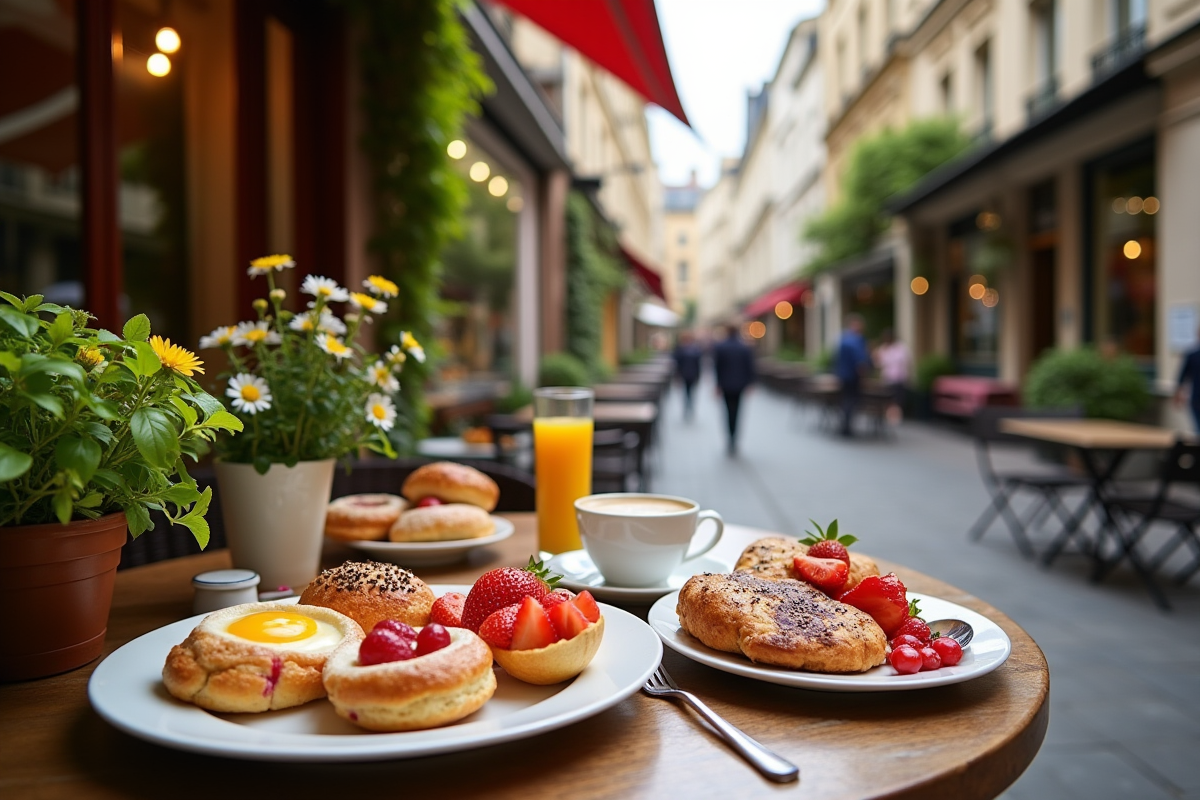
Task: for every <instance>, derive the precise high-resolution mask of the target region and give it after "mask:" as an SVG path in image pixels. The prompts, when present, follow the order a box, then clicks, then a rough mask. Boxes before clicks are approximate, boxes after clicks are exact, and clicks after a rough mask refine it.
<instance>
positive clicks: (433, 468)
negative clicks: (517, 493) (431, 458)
mask: <svg viewBox="0 0 1200 800" xmlns="http://www.w3.org/2000/svg"><path fill="white" fill-rule="evenodd" d="M400 493H401V494H403V495H404V496H405V497H406V498H408V500H409V502H411V503H414V504H415V503H418V502H420V501H421V499H422V498H425V497H436V498H437V499H439V500H441V501H443V502H445V503H469V504H470V505H473V506H479V507H480V508H482V509H483V510H484V511H492V510H494V509H495V508H496V503H497V501H499V499H500V487H499V486H497V485H496V482H495V481H494V480H492V479H491V478H489V477H488V476H487V475H484V474H483V473H482V472H480V471H479V470H477V469H475V468H474V467H468V466H467V465H466V464H455V463H454V462H452V461H437V462H434V463H432V464H426V465H424V466H422V467H418V468H417V469H416V470H414V471H413V472H412V473H411V474H410V475H409V476H408V479H407V480H405V481H404V487H403V488H402V489H401V490H400Z"/></svg>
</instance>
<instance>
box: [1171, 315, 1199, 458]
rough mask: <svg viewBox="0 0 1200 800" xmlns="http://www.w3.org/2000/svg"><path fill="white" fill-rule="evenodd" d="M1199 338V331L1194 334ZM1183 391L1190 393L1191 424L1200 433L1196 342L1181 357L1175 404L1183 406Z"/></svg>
mask: <svg viewBox="0 0 1200 800" xmlns="http://www.w3.org/2000/svg"><path fill="white" fill-rule="evenodd" d="M1196 336H1197V338H1200V331H1198V332H1197V334H1196ZM1185 391H1189V392H1190V393H1191V401H1190V403H1189V405H1191V407H1192V424H1193V425H1195V429H1196V433H1198V434H1200V344H1197V345H1196V346H1195V347H1193V348H1192V349H1191V351H1190V352H1188V353H1187V354H1186V355H1185V356H1184V357H1183V364H1181V365H1180V367H1179V381H1178V382H1177V384H1176V387H1175V406H1176V408H1183V395H1184V392H1185Z"/></svg>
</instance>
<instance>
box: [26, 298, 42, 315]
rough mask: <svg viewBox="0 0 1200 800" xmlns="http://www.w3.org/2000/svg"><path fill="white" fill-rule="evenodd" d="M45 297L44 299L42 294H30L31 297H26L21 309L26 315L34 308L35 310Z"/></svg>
mask: <svg viewBox="0 0 1200 800" xmlns="http://www.w3.org/2000/svg"><path fill="white" fill-rule="evenodd" d="M45 297H46V296H45V295H43V294H31V295H29V297H26V298H25V305H24V307H23V310H24V311H25V312H26V313H28V312H30V311H33V310H34V309H35V308H37V307H38V306H40V305H41V304H42V300H44V299H45Z"/></svg>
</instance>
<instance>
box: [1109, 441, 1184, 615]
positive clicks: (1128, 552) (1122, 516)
mask: <svg viewBox="0 0 1200 800" xmlns="http://www.w3.org/2000/svg"><path fill="white" fill-rule="evenodd" d="M1179 486H1191V487H1193V488H1194V489H1200V443H1188V442H1184V441H1182V440H1181V441H1177V442H1176V443H1175V445H1174V447H1172V448H1171V449H1170V450H1169V451H1168V452H1167V453H1166V455H1165V457H1164V458H1163V461H1162V465H1161V468H1160V471H1159V475H1158V488H1157V490H1156V491H1155V492H1154V494H1152V495H1124V494H1115V493H1113V494H1109V495H1108V496H1106V497H1105V499H1104V502H1105V504H1106V505H1107V506H1108V508H1109V511H1110V512H1114V513H1113V523H1114V524H1113V525H1110V526H1108V527H1109V529H1110V530H1111V531H1112V533H1113V538H1114V539H1115V541H1116V545H1117V554H1116V556H1115V557H1113V558H1110V559H1103V558H1101V556H1100V554H1099V553H1097V558H1096V566H1095V570H1094V572H1093V575H1092V577H1093V579H1095V580H1101V579H1102V578H1104V576H1105V575H1107V574H1108V573H1109V572H1111V571H1112V570H1113V568H1114V567H1116V566H1117V564H1119V563H1120V562H1121V561H1122V560H1124V559H1126V558H1128V559H1129V563H1130V564H1131V565H1132V566H1133V568H1134V570H1135V571H1136V572H1137V573H1138V576H1139V577H1140V578H1141V579H1142V581H1143V582H1144V583H1145V584H1146V588H1147V589H1148V590H1149V591H1150V595H1151V596H1152V597H1153V598H1154V601H1155V602H1156V603H1157V604H1158V605H1159V607H1160V608H1163V609H1164V610H1165V609H1169V608H1170V603H1169V602H1168V601H1167V598H1166V595H1165V594H1164V593H1163V591H1162V588H1161V587H1160V586H1159V585H1158V583H1157V582H1156V581H1155V580H1154V573H1155V572H1156V571H1158V569H1159V568H1160V567H1162V566H1163V565H1164V564H1165V563H1166V561H1167V559H1168V558H1170V557H1171V555H1172V554H1173V553H1174V552H1175V551H1176V550H1178V549H1179V548H1180V547H1182V546H1183V545H1185V544H1186V545H1188V546H1189V547H1190V548H1191V550H1192V555H1193V557H1192V560H1191V562H1190V563H1189V564H1188V565H1187V566H1185V567H1184V568H1183V569H1181V570H1180V571H1179V572H1178V573H1176V575H1175V583H1176V584H1178V585H1180V586H1182V585H1183V584H1184V583H1186V582H1187V581H1188V579H1190V578H1191V577H1192V575H1194V574H1196V572H1197V571H1198V570H1200V534H1198V533H1197V530H1198V529H1200V503H1197V502H1195V501H1189V500H1187V499H1184V498H1182V497H1179V496H1178V492H1177V490H1176V487H1179ZM1155 522H1165V523H1167V524H1169V525H1174V526H1175V531H1174V533H1173V535H1172V536H1171V538H1170V539H1169V540H1168V541H1167V542H1166V543H1165V544H1163V545H1162V547H1160V548H1159V550H1158V552H1157V553H1156V554H1155V555H1154V556H1153V557H1152V558H1151V559H1150V561H1149V562H1146V561H1145V560H1143V559H1142V558H1141V555H1140V553H1139V552H1138V549H1137V548H1138V545H1139V544H1140V543H1141V542H1142V540H1143V539H1144V538H1145V536H1146V534H1147V533H1148V532H1149V531H1150V528H1151V526H1152V525H1153V524H1154V523H1155ZM1127 524H1129V525H1130V527H1128V528H1126V527H1125V525H1127Z"/></svg>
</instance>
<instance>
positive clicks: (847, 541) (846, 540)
mask: <svg viewBox="0 0 1200 800" xmlns="http://www.w3.org/2000/svg"><path fill="white" fill-rule="evenodd" d="M838 541H839V542H841V543H842V544H843V545H845V546H846V547H849V546H850V545H852V544H854V543H855V542H857V541H858V537H857V536H851V535H850V534H848V533H847V534H846V535H845V536H839V537H838Z"/></svg>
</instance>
